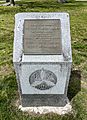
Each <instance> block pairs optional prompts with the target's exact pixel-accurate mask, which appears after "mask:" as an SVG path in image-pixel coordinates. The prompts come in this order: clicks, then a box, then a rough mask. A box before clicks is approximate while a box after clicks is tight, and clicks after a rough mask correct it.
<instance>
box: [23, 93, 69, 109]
mask: <svg viewBox="0 0 87 120" xmlns="http://www.w3.org/2000/svg"><path fill="white" fill-rule="evenodd" d="M21 103H22V106H23V107H34V106H36V107H40V106H56V107H64V106H65V105H66V104H68V103H69V100H68V98H67V96H66V95H64V94H62V95H61V94H34V95H32V94H31V95H29V94H22V96H21Z"/></svg>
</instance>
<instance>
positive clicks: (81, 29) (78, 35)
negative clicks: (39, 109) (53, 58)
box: [0, 0, 87, 120]
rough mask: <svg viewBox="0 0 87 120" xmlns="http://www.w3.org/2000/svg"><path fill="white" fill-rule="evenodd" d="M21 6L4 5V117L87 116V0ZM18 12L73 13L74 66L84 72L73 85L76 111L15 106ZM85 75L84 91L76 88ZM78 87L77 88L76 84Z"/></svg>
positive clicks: (0, 21)
mask: <svg viewBox="0 0 87 120" xmlns="http://www.w3.org/2000/svg"><path fill="white" fill-rule="evenodd" d="M16 4H17V5H18V6H15V7H10V6H7V7H6V6H5V7H3V6H2V7H1V6H0V120H87V2H71V3H66V4H59V3H57V1H56V0H48V1H47V0H24V1H23V0H22V1H17V2H16ZM18 12H68V13H69V14H70V24H71V40H72V53H73V69H77V70H79V71H80V76H81V78H80V77H79V76H78V74H77V72H76V73H75V74H76V75H77V78H78V79H77V78H76V76H75V74H74V75H73V74H72V76H73V79H74V83H72V82H71V84H73V85H72V87H70V88H69V90H71V92H70V91H69V97H70V98H72V96H73V98H72V99H71V104H72V106H73V111H74V112H73V113H72V114H67V115H62V116H59V115H56V114H46V115H41V116H40V115H28V114H27V113H22V112H21V111H19V110H18V109H17V107H16V106H15V102H16V100H17V99H18V98H19V96H18V92H17V89H18V87H17V82H16V76H15V72H14V68H13V63H12V55H13V54H12V52H13V39H14V38H13V36H14V23H15V22H14V21H15V20H14V15H15V14H16V13H18ZM80 79H81V91H79V92H78V93H77V94H76V95H75V93H76V89H77V86H78V85H79V82H78V81H79V80H80ZM74 87H75V88H74Z"/></svg>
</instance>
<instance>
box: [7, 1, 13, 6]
mask: <svg viewBox="0 0 87 120" xmlns="http://www.w3.org/2000/svg"><path fill="white" fill-rule="evenodd" d="M6 2H10V5H11V4H12V5H13V6H14V5H15V2H14V0H6Z"/></svg>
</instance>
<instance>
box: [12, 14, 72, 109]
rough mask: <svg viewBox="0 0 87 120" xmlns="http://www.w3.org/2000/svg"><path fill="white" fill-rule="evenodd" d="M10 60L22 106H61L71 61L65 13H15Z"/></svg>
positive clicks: (68, 25)
mask: <svg viewBox="0 0 87 120" xmlns="http://www.w3.org/2000/svg"><path fill="white" fill-rule="evenodd" d="M13 63H14V67H15V71H16V75H17V80H18V85H19V91H20V98H21V104H22V106H23V107H33V106H58V107H60V106H65V105H66V104H67V102H68V98H67V89H68V83H69V78H70V72H71V64H72V52H71V38H70V23H69V15H68V13H56V12H54V13H34V12H33V13H18V14H16V15H15V29H14V50H13Z"/></svg>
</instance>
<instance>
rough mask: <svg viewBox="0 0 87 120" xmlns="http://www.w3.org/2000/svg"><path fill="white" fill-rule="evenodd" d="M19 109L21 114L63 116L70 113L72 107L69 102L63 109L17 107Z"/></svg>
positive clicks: (52, 107)
mask: <svg viewBox="0 0 87 120" xmlns="http://www.w3.org/2000/svg"><path fill="white" fill-rule="evenodd" d="M19 109H20V110H21V111H23V112H28V113H34V114H47V113H55V114H59V115H63V114H67V113H71V112H72V106H71V105H70V103H69V102H68V103H67V104H66V105H65V106H64V107H54V106H41V107H22V106H21V105H19Z"/></svg>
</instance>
